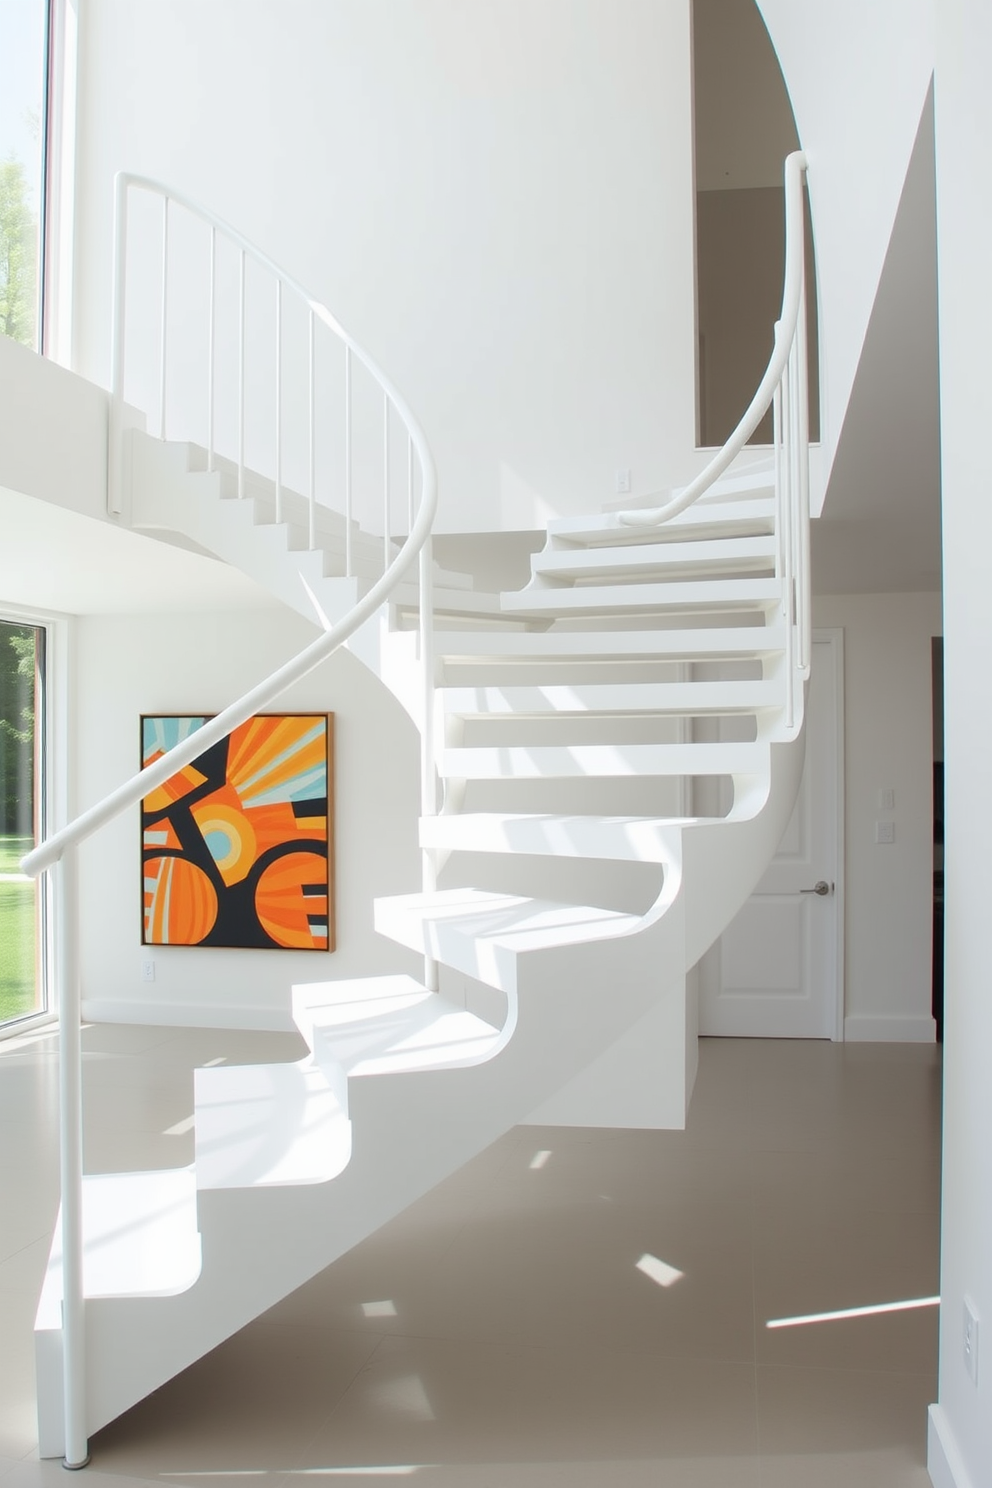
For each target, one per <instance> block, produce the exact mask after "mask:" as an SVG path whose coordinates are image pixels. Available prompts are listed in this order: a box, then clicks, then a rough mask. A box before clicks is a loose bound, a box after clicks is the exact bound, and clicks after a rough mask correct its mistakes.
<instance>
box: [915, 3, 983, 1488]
mask: <svg viewBox="0 0 992 1488" xmlns="http://www.w3.org/2000/svg"><path fill="white" fill-rule="evenodd" d="M936 15H937V73H936V82H935V117H936V127H937V225H938V233H939V253H938V263H939V276H940V278H939V296H940V363H941V366H940V392H941V446H942V477H943V544H944V593H945V601H944V611H945V631H944V700H945V701H944V758H945V768H946V771H947V783H946V797H945V809H946V815H945V824H946V842H945V867H946V873H947V885H948V898H947V914H946V921H945V933H946V962H945V966H946V1013H945V1045H944V1073H945V1085H944V1089H945V1095H944V1181H943V1209H942V1221H941V1224H942V1229H941V1234H942V1241H941V1297H942V1299H943V1305H942V1307H941V1333H940V1404H939V1407H938V1408H937V1410H936V1411H935V1412H934V1415H933V1426H934V1430H933V1431H932V1433H931V1451H930V1468H931V1473H932V1475H933V1478H934V1482H935V1483H937V1484H939V1485H940V1488H969V1485H971V1488H981V1485H982V1484H985V1483H989V1482H992V1163H990V1160H989V1134H990V1132H992V1079H990V1078H989V1065H990V1050H992V997H990V995H989V963H990V955H989V928H990V910H989V906H990V904H992V855H990V850H989V844H990V841H992V797H990V794H989V792H988V790H987V789H986V788H984V782H985V776H986V774H987V772H988V758H989V740H990V738H992V690H990V688H989V681H988V678H989V647H990V637H992V583H990V577H989V558H988V555H989V553H990V551H992V507H990V505H989V501H988V457H987V454H986V452H985V450H984V448H983V447H982V441H981V440H979V439H976V438H975V435H976V431H984V430H986V429H988V428H989V427H990V426H992V381H990V379H989V371H988V353H987V348H988V345H989V339H990V337H992V300H990V298H989V294H988V243H989V235H990V231H992V210H990V204H989V194H988V191H987V189H985V186H984V184H983V183H984V182H985V180H986V178H987V174H988V161H989V158H990V154H992V89H990V88H989V73H988V60H989V57H990V56H992V9H990V7H989V6H988V4H987V3H986V0H941V4H940V5H938V6H937V7H936ZM965 1296H969V1297H970V1298H971V1299H972V1302H973V1303H974V1304H975V1306H976V1308H977V1311H978V1313H979V1316H980V1318H981V1328H980V1337H979V1344H980V1352H979V1370H978V1384H977V1387H976V1385H975V1384H974V1383H973V1382H972V1380H971V1378H970V1377H969V1375H968V1373H967V1371H966V1370H965V1366H964V1354H963V1346H962V1333H963V1328H962V1309H963V1301H964V1298H965ZM983 1355H984V1357H983Z"/></svg>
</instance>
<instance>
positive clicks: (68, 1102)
mask: <svg viewBox="0 0 992 1488" xmlns="http://www.w3.org/2000/svg"><path fill="white" fill-rule="evenodd" d="M53 871H54V874H55V912H56V924H57V925H58V931H59V958H58V987H59V1167H60V1177H61V1185H62V1389H63V1409H64V1416H65V1459H64V1465H65V1466H66V1467H68V1468H79V1467H85V1466H86V1464H87V1462H89V1443H88V1441H87V1438H86V1340H85V1303H84V1300H83V1079H82V1066H83V1056H82V1030H81V1009H80V992H79V955H78V935H79V908H78V905H79V899H78V873H77V848H76V847H75V846H74V845H71V846H69V847H68V848H67V849H66V851H65V853H64V854H63V856H62V859H61V861H60V862H58V863H57V864H56V865H55V868H54V870H53Z"/></svg>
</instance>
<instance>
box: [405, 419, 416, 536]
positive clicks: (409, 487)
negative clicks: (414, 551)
mask: <svg viewBox="0 0 992 1488" xmlns="http://www.w3.org/2000/svg"><path fill="white" fill-rule="evenodd" d="M414 504H415V503H414V493H413V435H412V434H408V435H407V437H406V530H407V532H412V530H413V513H414Z"/></svg>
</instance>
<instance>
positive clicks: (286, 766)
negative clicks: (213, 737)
mask: <svg viewBox="0 0 992 1488" xmlns="http://www.w3.org/2000/svg"><path fill="white" fill-rule="evenodd" d="M206 722H207V717H206V716H200V717H177V716H173V715H169V716H160V715H150V716H149V715H146V716H143V717H142V719H141V763H142V766H144V765H150V764H152V763H153V762H154V761H155V760H157V759H160V758H161V756H162V755H163V754H165V752H166V751H167V750H169V749H171V748H172V747H173V746H174V745H176V744H178V743H179V742H180V740H182V739H186V738H188V737H189V736H190V734H193V733H195V732H196V730H197V729H200V728H202V727H203V725H204V724H205V723H206ZM333 725H334V715H333V714H327V713H273V714H258V715H256V717H254V718H250V719H249V720H248V722H247V723H243V724H242V725H241V727H240V728H236V729H235V730H234V731H233V733H231V734H228V736H227V737H226V738H225V739H222V740H221V741H220V743H219V744H215V745H214V746H213V747H212V748H210V749H207V750H205V751H204V752H203V754H201V755H199V756H198V757H197V758H196V759H195V760H193V762H192V763H191V764H189V765H187V766H186V767H185V769H183V770H179V771H178V772H177V773H176V774H175V775H173V776H172V777H171V778H170V779H169V780H167V781H166V782H165V784H164V785H161V786H159V788H158V789H157V790H154V791H152V792H151V793H150V794H149V795H147V796H146V797H145V799H144V800H143V801H142V803H141V837H142V848H141V858H142V883H143V924H142V944H143V945H197V946H225V947H229V948H230V947H238V948H247V949H253V950H254V949H265V948H268V949H283V950H303V951H331V950H333V949H334V898H333V862H334V855H333V831H332V827H333V817H332V806H333V801H332V782H333V768H332V766H333Z"/></svg>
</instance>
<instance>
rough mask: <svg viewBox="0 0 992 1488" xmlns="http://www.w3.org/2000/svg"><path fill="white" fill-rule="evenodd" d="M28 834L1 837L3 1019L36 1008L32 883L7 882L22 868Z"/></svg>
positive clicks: (0, 1014) (0, 977) (0, 1008)
mask: <svg viewBox="0 0 992 1488" xmlns="http://www.w3.org/2000/svg"><path fill="white" fill-rule="evenodd" d="M31 846H32V842H31V839H30V838H29V837H0V1023H3V1022H7V1021H8V1020H9V1019H11V1018H23V1017H24V1016H25V1015H26V1014H29V1013H33V1012H37V1011H38V1006H37V987H36V975H35V954H36V953H35V894H36V892H37V890H36V886H35V884H33V883H17V882H16V881H15V882H13V883H10V882H6V881H5V876H6V875H7V874H12V873H19V872H20V859H21V858H22V857H23V856H24V854H25V853H26V852H28V851H29V849H30V848H31Z"/></svg>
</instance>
